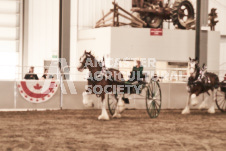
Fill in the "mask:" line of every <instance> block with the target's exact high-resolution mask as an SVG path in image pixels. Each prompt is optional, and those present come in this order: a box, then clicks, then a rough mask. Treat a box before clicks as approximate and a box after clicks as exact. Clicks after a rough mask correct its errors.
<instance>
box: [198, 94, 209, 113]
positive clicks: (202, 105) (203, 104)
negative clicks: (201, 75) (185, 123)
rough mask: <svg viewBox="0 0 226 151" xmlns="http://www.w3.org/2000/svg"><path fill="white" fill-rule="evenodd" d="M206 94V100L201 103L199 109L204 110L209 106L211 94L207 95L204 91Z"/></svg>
mask: <svg viewBox="0 0 226 151" xmlns="http://www.w3.org/2000/svg"><path fill="white" fill-rule="evenodd" d="M203 95H204V101H203V102H202V103H201V104H200V105H199V109H200V110H202V109H206V108H207V106H208V105H207V102H208V100H209V94H207V96H205V93H203Z"/></svg>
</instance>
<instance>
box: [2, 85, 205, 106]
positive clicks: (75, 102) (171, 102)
mask: <svg viewBox="0 0 226 151" xmlns="http://www.w3.org/2000/svg"><path fill="white" fill-rule="evenodd" d="M68 82H72V85H73V86H74V88H75V89H76V92H77V94H73V93H74V90H73V89H69V86H68ZM15 84H16V83H15V82H14V81H0V90H1V91H0V95H1V100H0V110H36V109H37V110H38V109H60V108H62V109H87V108H86V107H85V106H84V105H83V103H82V93H83V92H84V91H85V85H86V82H78V81H64V82H63V83H62V84H61V88H60V87H59V88H58V90H57V92H56V93H55V94H54V96H53V97H52V98H51V99H50V100H48V101H47V102H44V103H39V104H37V103H31V102H28V101H26V100H25V99H24V98H23V97H22V96H21V95H20V94H19V92H18V88H16V87H15ZM160 86H161V91H162V109H182V108H184V107H185V105H186V101H187V96H188V95H187V91H186V83H160ZM128 97H129V98H130V104H129V105H127V106H126V107H127V108H130V109H145V107H146V106H145V98H144V97H141V96H139V95H131V96H128ZM2 98H4V99H2ZM91 98H92V99H93V100H94V104H95V105H94V106H95V107H94V109H100V108H101V102H100V98H97V97H96V96H95V95H92V97H91ZM202 98H203V95H201V96H200V97H199V100H202Z"/></svg>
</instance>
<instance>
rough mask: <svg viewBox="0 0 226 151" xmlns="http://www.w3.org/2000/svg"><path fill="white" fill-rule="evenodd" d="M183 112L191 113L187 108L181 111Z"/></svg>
mask: <svg viewBox="0 0 226 151" xmlns="http://www.w3.org/2000/svg"><path fill="white" fill-rule="evenodd" d="M181 114H190V109H188V108H185V109H184V110H183V111H182V112H181Z"/></svg>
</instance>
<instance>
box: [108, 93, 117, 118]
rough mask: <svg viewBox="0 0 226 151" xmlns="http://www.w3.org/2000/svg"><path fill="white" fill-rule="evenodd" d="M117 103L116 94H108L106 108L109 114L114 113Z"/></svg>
mask: <svg viewBox="0 0 226 151" xmlns="http://www.w3.org/2000/svg"><path fill="white" fill-rule="evenodd" d="M117 103H118V99H117V95H114V96H112V95H109V94H108V109H109V112H110V114H111V115H114V114H115V109H116V107H117Z"/></svg>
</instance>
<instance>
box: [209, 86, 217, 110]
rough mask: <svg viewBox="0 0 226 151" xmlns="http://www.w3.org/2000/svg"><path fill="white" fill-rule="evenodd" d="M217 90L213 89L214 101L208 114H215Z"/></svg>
mask: <svg viewBox="0 0 226 151" xmlns="http://www.w3.org/2000/svg"><path fill="white" fill-rule="evenodd" d="M216 95H217V89H213V91H212V101H211V105H210V108H209V109H208V113H210V114H214V113H215V101H216Z"/></svg>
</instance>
